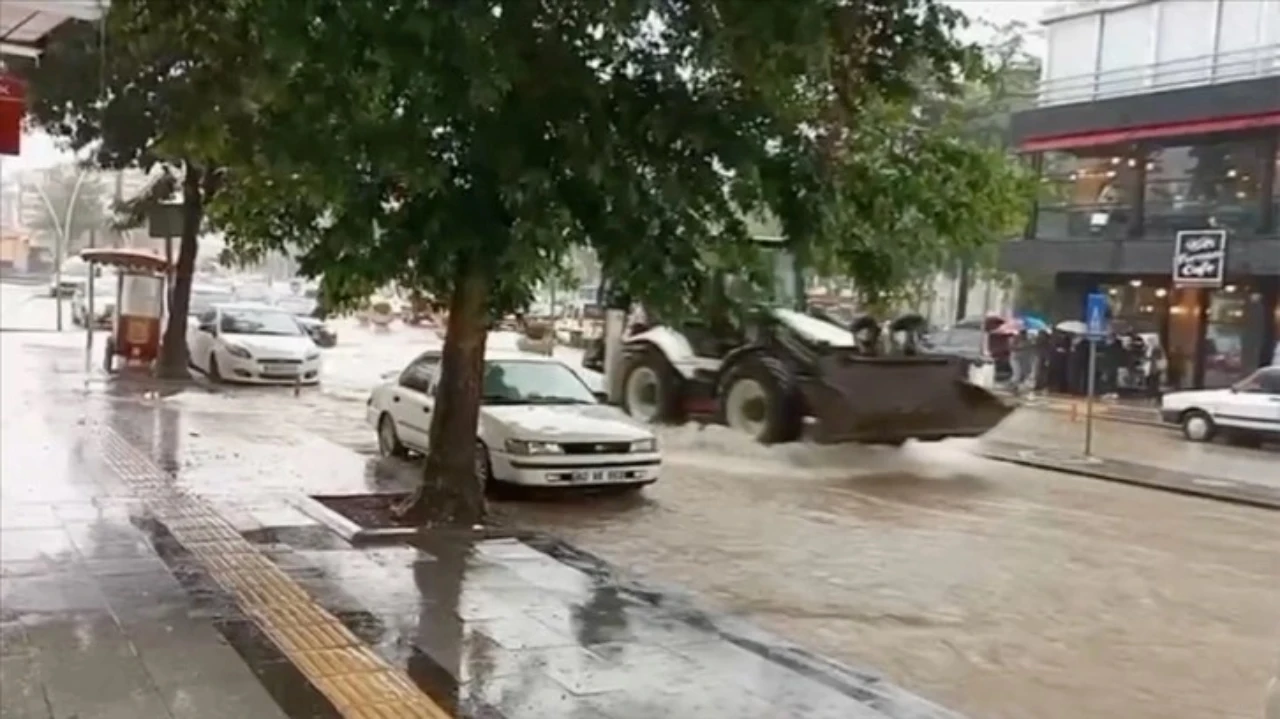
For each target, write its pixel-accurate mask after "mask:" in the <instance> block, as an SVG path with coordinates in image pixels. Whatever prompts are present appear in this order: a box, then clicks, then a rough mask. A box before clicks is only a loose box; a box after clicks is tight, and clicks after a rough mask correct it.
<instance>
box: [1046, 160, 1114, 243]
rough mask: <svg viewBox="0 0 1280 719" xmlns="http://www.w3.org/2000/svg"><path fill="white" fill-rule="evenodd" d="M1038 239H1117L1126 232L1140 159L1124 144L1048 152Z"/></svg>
mask: <svg viewBox="0 0 1280 719" xmlns="http://www.w3.org/2000/svg"><path fill="white" fill-rule="evenodd" d="M1041 162H1042V165H1041V172H1040V186H1039V196H1038V205H1037V211H1036V228H1035V229H1036V236H1037V237H1056V238H1064V237H1079V238H1119V237H1124V236H1125V235H1126V234H1127V233H1128V226H1129V222H1130V218H1131V217H1132V215H1133V210H1134V199H1135V197H1136V195H1137V191H1138V175H1137V167H1138V162H1139V160H1138V158H1136V157H1134V156H1133V155H1132V153H1131V151H1130V150H1128V149H1127V148H1121V147H1104V148H1088V149H1082V150H1079V151H1076V152H1046V153H1044V155H1043V157H1042V160H1041Z"/></svg>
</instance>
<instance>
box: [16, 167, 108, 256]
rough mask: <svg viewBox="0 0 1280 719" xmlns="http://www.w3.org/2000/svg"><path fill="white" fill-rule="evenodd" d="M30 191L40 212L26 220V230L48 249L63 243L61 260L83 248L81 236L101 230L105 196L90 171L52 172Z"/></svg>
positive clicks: (64, 170) (58, 169) (83, 238)
mask: <svg viewBox="0 0 1280 719" xmlns="http://www.w3.org/2000/svg"><path fill="white" fill-rule="evenodd" d="M31 191H32V192H34V193H36V194H37V195H38V196H39V198H40V202H39V207H40V210H41V211H40V212H38V213H36V214H34V215H31V216H29V217H28V225H29V228H30V229H31V230H32V231H34V232H35V233H36V235H37V237H40V238H41V239H42V240H43V242H44V243H45V244H47V245H49V246H51V247H55V248H56V247H57V246H58V244H59V243H61V242H63V241H64V240H65V241H66V246H64V247H62V248H61V251H60V253H59V254H61V255H62V256H67V255H72V254H75V253H77V252H79V251H80V250H81V249H83V248H84V246H85V235H86V234H87V233H88V232H89V231H91V230H99V229H102V228H103V227H104V222H105V220H106V211H105V205H104V203H105V201H106V197H105V192H104V190H103V187H102V183H101V182H100V181H99V179H98V177H97V175H96V174H95V173H94V172H93V170H92V169H90V168H80V167H75V166H73V165H64V166H61V167H56V168H53V169H52V170H50V171H49V172H48V173H46V174H45V175H44V176H43V177H41V178H40V179H39V180H38V182H37V183H36V185H35V186H34V187H32V188H31ZM68 220H69V222H68ZM64 223H65V224H66V225H67V226H65V227H64V226H63V225H64Z"/></svg>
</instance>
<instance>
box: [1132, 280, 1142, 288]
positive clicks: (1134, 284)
mask: <svg viewBox="0 0 1280 719" xmlns="http://www.w3.org/2000/svg"><path fill="white" fill-rule="evenodd" d="M1129 286H1130V287H1141V286H1142V280H1129Z"/></svg>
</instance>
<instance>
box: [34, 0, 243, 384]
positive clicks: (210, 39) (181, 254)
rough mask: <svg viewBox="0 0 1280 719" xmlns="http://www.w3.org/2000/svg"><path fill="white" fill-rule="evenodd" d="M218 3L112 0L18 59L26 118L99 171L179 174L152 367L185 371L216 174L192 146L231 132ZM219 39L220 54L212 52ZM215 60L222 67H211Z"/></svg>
mask: <svg viewBox="0 0 1280 719" xmlns="http://www.w3.org/2000/svg"><path fill="white" fill-rule="evenodd" d="M225 4H226V3H225V2H207V3H173V2H168V1H166V0H113V2H112V3H111V4H110V6H109V9H108V12H107V13H106V16H105V18H104V20H103V22H102V24H101V25H99V24H91V23H84V22H71V23H67V24H65V25H63V26H61V27H60V28H59V29H57V30H55V31H54V33H53V34H52V35H51V37H50V38H49V41H48V43H47V45H46V48H45V50H44V53H43V55H42V56H41V58H40V62H39V63H28V64H25V65H21V64H19V65H18V69H19V71H20V74H21V75H22V76H23V77H24V79H25V80H26V81H27V83H28V93H29V97H30V102H29V109H30V116H31V118H32V121H33V122H34V123H35V124H36V125H37V126H39V127H41V128H42V129H43V130H45V131H46V132H48V133H50V134H51V135H54V136H55V137H59V138H62V139H63V140H65V141H66V142H67V143H68V144H69V145H70V147H71V148H72V149H73V150H76V151H81V150H86V151H88V152H89V153H90V157H91V160H90V162H91V163H92V164H93V165H95V166H97V167H101V168H107V169H125V168H132V167H141V168H143V169H145V170H148V171H149V170H151V169H152V168H153V167H154V166H156V165H157V164H160V165H165V166H167V167H171V168H173V169H174V170H175V171H177V172H178V173H180V176H181V179H180V181H179V182H178V186H179V189H180V191H181V193H182V206H183V220H182V234H181V242H180V245H179V249H178V257H177V267H176V268H175V272H174V287H173V292H172V294H171V297H172V304H171V306H170V307H169V318H168V323H167V325H166V327H165V333H164V342H163V346H162V349H161V357H160V362H159V368H158V369H159V372H160V374H161V375H162V376H165V377H170V378H183V377H186V376H187V347H186V335H187V331H186V329H187V310H188V306H189V302H190V296H191V280H192V275H193V274H194V268H195V259H196V254H197V251H198V246H197V241H198V238H199V234H200V230H201V226H202V223H203V219H204V204H205V203H206V202H207V200H208V198H209V196H210V195H211V194H212V193H213V192H214V191H215V190H216V187H217V179H218V175H217V173H216V172H215V171H211V170H210V166H209V164H208V163H207V162H206V157H205V156H203V155H202V154H201V153H200V149H201V148H203V147H206V146H207V145H208V144H209V143H210V141H211V140H212V139H213V138H216V137H218V136H219V135H220V134H222V133H228V132H233V131H234V130H233V122H232V121H231V120H230V119H229V116H230V115H231V114H232V112H233V111H235V110H237V109H238V105H237V104H236V102H235V100H236V99H237V98H238V97H239V96H240V92H239V89H238V85H239V81H240V75H238V74H237V73H235V72H233V71H230V70H229V69H230V68H234V67H235V66H236V65H235V60H234V58H235V56H236V54H237V47H238V46H239V45H238V39H239V36H237V35H235V34H233V33H230V32H227V31H226V27H225V26H224V25H222V24H221V23H222V20H223V19H224V18H225V13H224V10H225V8H224V7H223V6H224V5H225ZM215 45H216V46H217V47H218V52H217V53H214V52H211V51H210V49H209V48H210V47H211V46H215ZM211 58H217V59H218V60H219V61H220V62H229V63H230V64H228V65H217V66H214V65H211V64H210V63H209V62H208V60H209V59H211Z"/></svg>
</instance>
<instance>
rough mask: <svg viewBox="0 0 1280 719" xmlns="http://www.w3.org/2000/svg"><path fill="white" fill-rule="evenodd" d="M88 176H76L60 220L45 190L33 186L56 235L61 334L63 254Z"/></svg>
mask: <svg viewBox="0 0 1280 719" xmlns="http://www.w3.org/2000/svg"><path fill="white" fill-rule="evenodd" d="M87 176H88V171H87V170H81V171H80V174H78V175H77V176H76V184H75V185H74V186H73V187H72V188H71V197H70V198H69V199H68V200H67V206H66V207H65V208H63V211H62V214H61V219H59V213H58V211H57V210H55V209H54V208H53V203H52V202H51V201H50V200H49V195H48V194H46V193H45V191H44V188H43V187H41V186H40V185H39V184H32V188H34V189H35V191H36V194H37V195H38V196H39V197H40V200H41V202H43V203H44V207H45V210H46V211H47V212H48V213H49V218H50V219H52V220H53V229H54V232H55V233H56V237H55V239H54V246H53V288H54V289H53V291H54V295H56V297H55V299H56V301H57V304H58V320H57V322H58V324H57V329H58V331H59V332H61V331H62V260H63V254H64V253H65V252H66V246H67V243H68V242H70V240H71V237H70V232H71V221H72V220H73V219H75V214H76V200H77V199H79V197H80V188H81V187H82V186H83V185H84V179H85V177H87Z"/></svg>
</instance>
